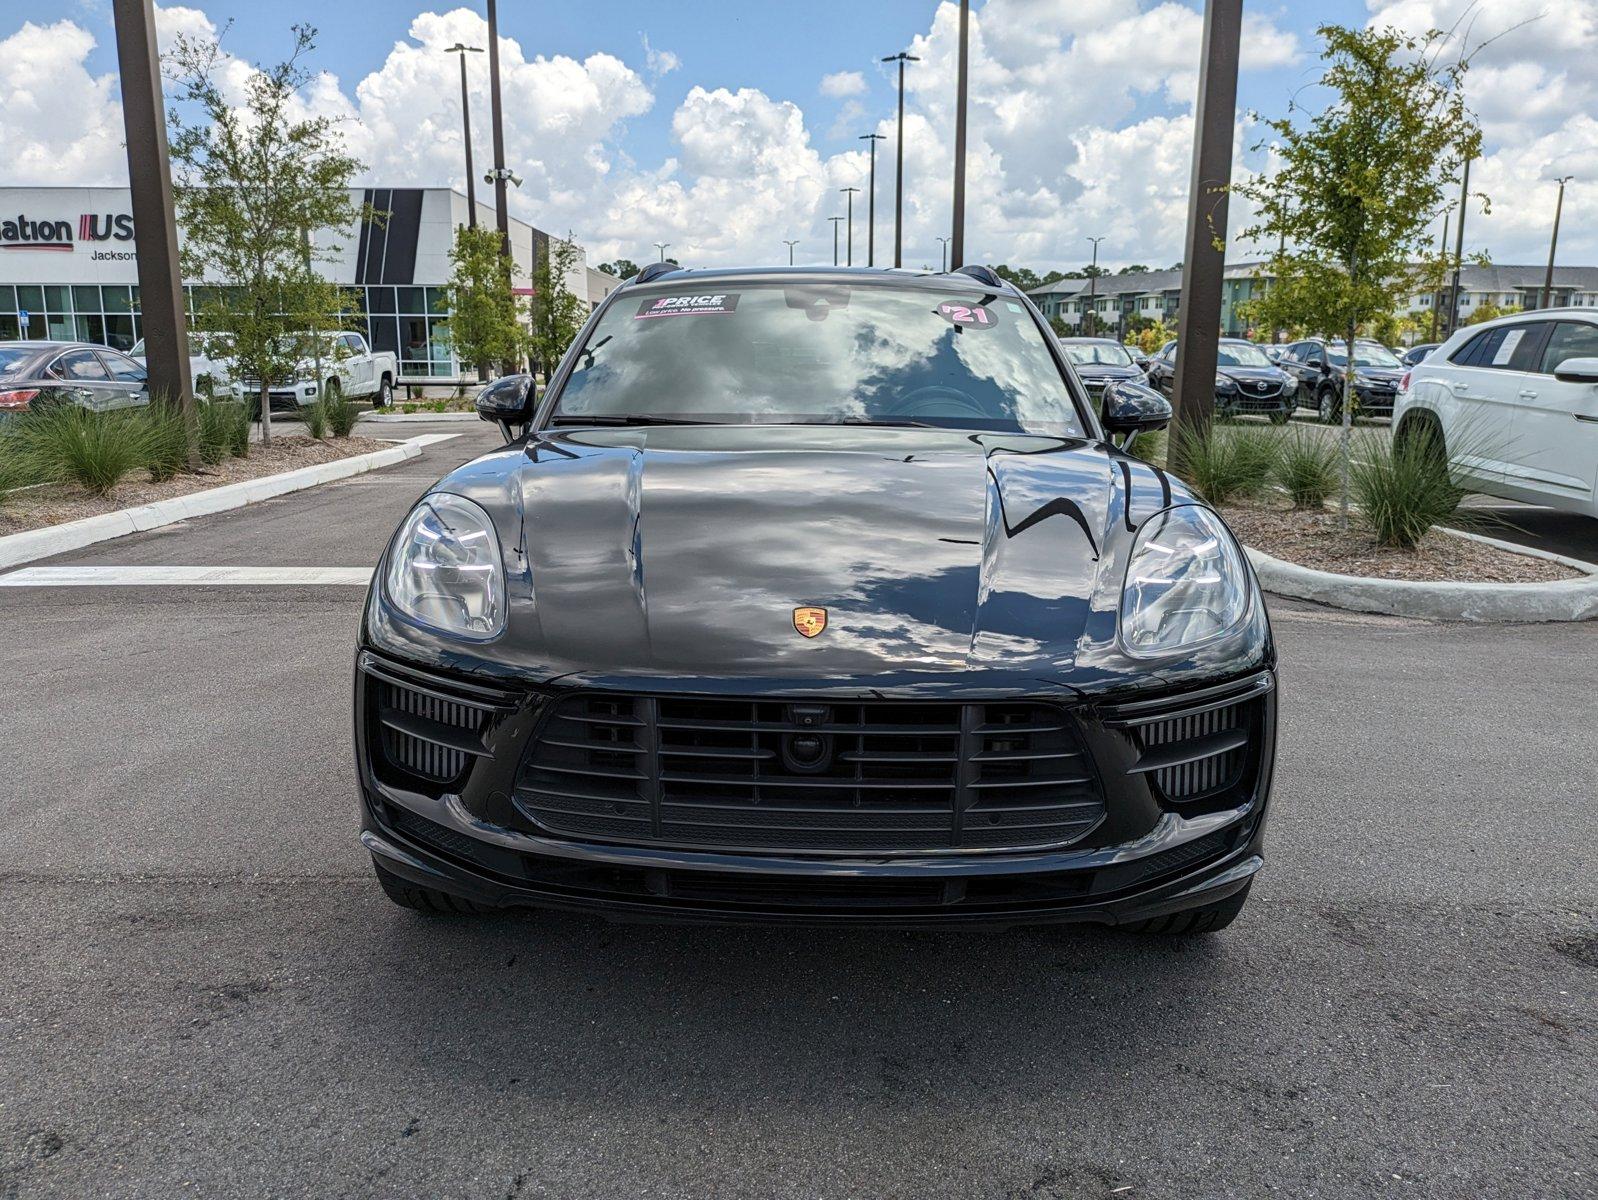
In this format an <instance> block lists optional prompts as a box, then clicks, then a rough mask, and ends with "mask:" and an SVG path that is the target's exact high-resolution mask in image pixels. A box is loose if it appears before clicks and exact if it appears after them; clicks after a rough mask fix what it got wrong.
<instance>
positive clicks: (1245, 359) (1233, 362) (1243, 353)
mask: <svg viewBox="0 0 1598 1200" xmlns="http://www.w3.org/2000/svg"><path fill="white" fill-rule="evenodd" d="M1215 358H1216V362H1218V363H1219V364H1220V365H1221V366H1223V367H1268V366H1270V365H1271V360H1270V359H1268V358H1266V357H1265V351H1263V350H1261V349H1260V348H1259V347H1258V346H1256V345H1254V344H1253V343H1251V342H1222V343H1221V344H1220V346H1219V348H1218V349H1217V351H1216V356H1215Z"/></svg>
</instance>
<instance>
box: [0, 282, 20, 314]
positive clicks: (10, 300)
mask: <svg viewBox="0 0 1598 1200" xmlns="http://www.w3.org/2000/svg"><path fill="white" fill-rule="evenodd" d="M16 311H17V289H16V288H14V287H12V286H11V285H10V284H9V283H0V313H15V312H16Z"/></svg>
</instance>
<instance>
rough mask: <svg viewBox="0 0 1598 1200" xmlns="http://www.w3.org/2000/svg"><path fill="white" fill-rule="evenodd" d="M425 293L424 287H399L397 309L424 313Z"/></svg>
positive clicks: (425, 309) (425, 305) (425, 308)
mask: <svg viewBox="0 0 1598 1200" xmlns="http://www.w3.org/2000/svg"><path fill="white" fill-rule="evenodd" d="M425 293H426V289H425V288H419V287H402V288H400V290H399V311H400V312H402V313H425V312H426V311H427V297H426V294H425Z"/></svg>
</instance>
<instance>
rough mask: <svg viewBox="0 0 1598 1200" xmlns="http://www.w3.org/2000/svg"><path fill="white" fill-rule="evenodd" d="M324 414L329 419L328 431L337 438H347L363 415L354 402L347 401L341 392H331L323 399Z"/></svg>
mask: <svg viewBox="0 0 1598 1200" xmlns="http://www.w3.org/2000/svg"><path fill="white" fill-rule="evenodd" d="M321 403H322V412H323V415H324V416H325V417H326V419H327V429H328V432H329V433H331V434H332V435H333V436H334V437H336V438H347V437H349V436H350V431H351V430H353V429H354V428H355V422H356V419H357V418H358V417H359V416H360V415H361V410H360V409H359V408H357V407H356V406H355V402H354V401H353V400H348V399H345V397H344V393H343V392H341V391H335V392H330V393H328V394H327V395H325V396H323V397H322V401H321Z"/></svg>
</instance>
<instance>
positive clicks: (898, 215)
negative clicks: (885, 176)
mask: <svg viewBox="0 0 1598 1200" xmlns="http://www.w3.org/2000/svg"><path fill="white" fill-rule="evenodd" d="M882 61H883V62H885V63H887V62H896V63H898V64H899V133H898V136H897V138H896V139H895V144H894V154H895V156H896V157H897V159H898V162H897V165H896V166H895V167H894V174H893V265H894V266H896V267H898V266H903V265H904V262H903V260H904V64H905V63H913V62H920V61H921V60H920V59H919V58H917V57H916V56H915V55H914V54H907V53H906V52H905V51H903V50H901V51H899V53H897V54H889V55H887V56H886V57H885V58H884V59H883V60H882Z"/></svg>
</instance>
